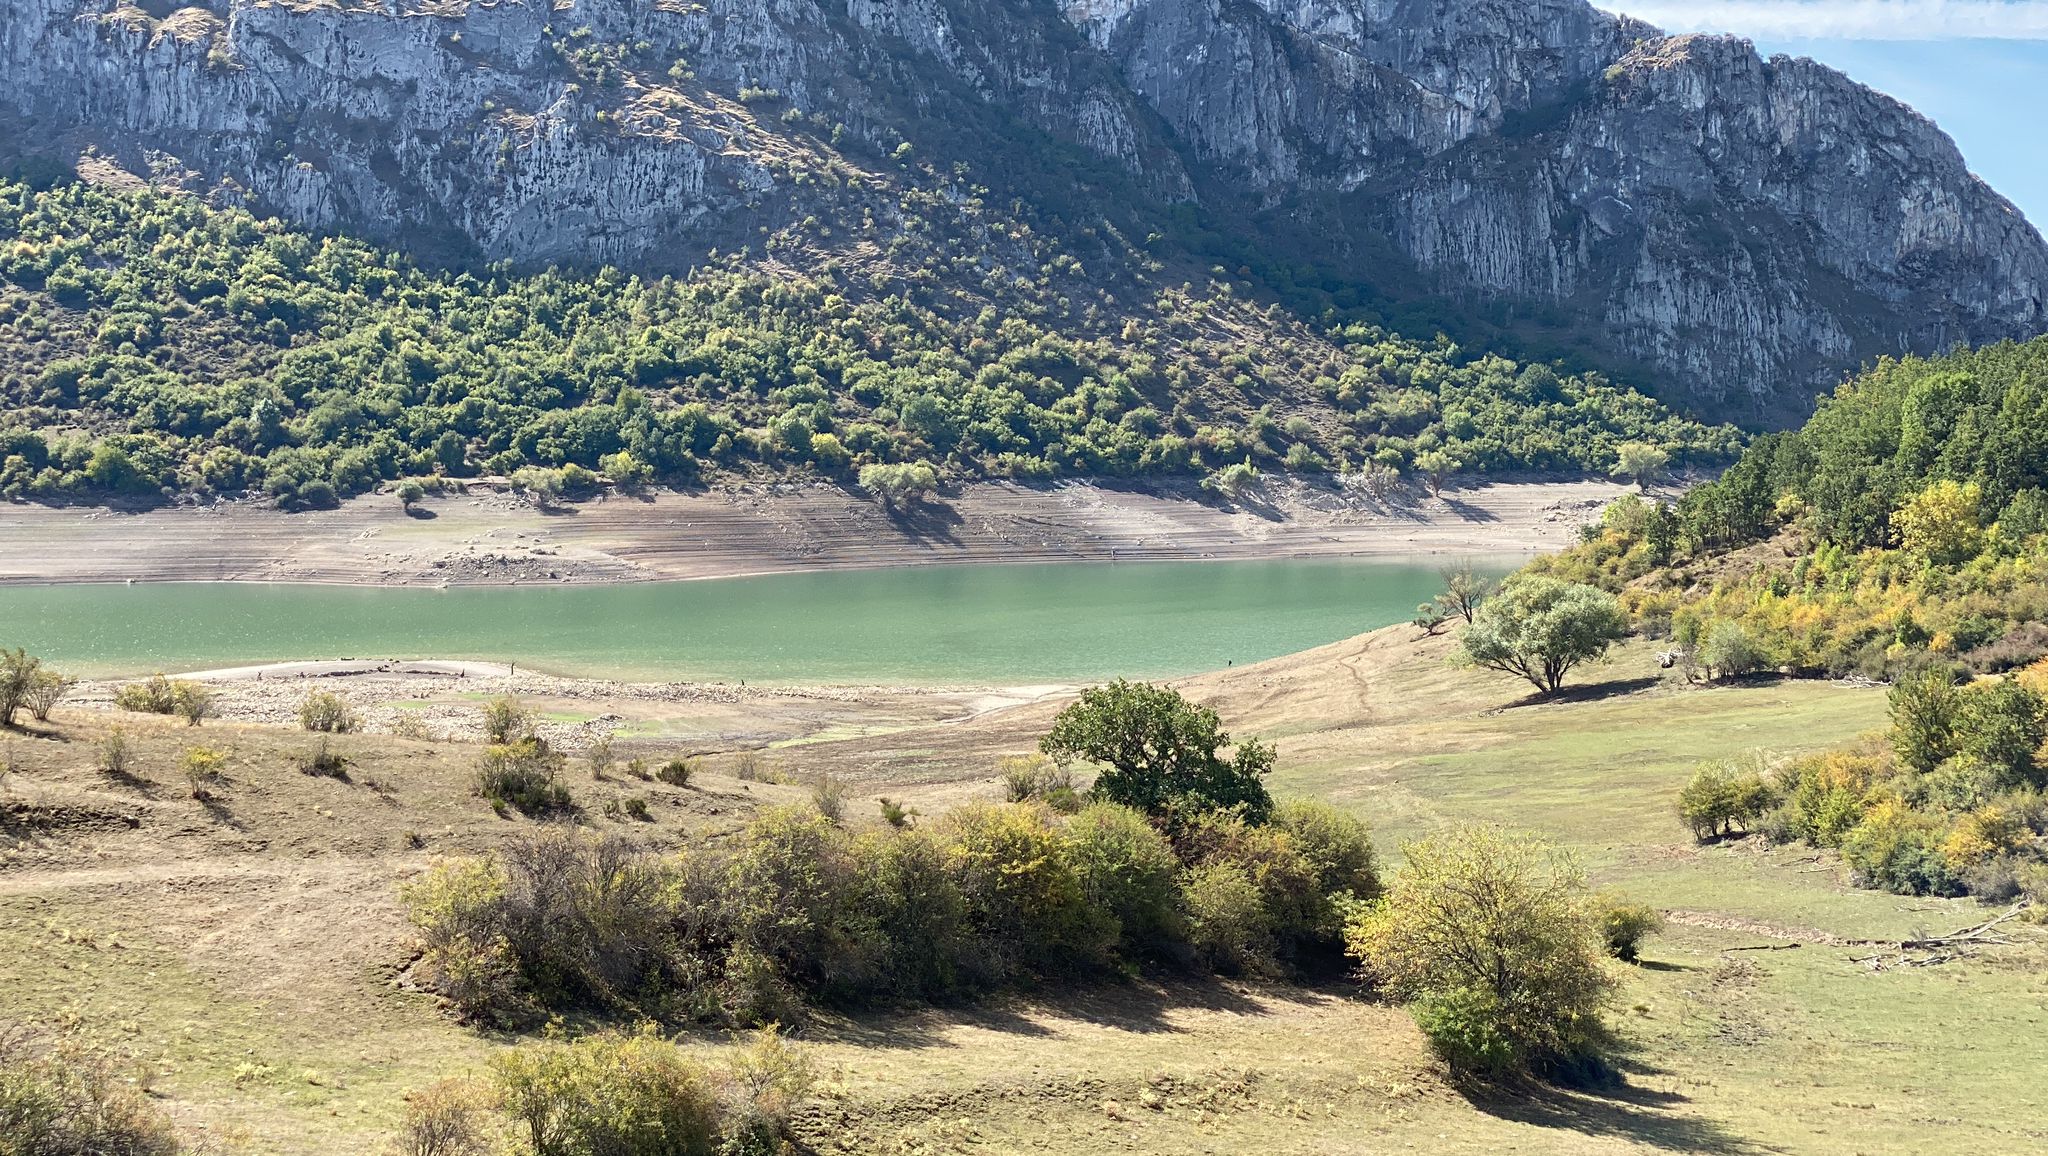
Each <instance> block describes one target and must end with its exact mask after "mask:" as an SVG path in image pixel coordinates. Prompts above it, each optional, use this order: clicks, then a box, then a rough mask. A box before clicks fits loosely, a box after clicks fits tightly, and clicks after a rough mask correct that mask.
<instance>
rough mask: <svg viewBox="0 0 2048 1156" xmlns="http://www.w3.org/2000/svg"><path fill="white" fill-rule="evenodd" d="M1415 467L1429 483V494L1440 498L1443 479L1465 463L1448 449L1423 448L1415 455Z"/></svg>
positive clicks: (1442, 490)
mask: <svg viewBox="0 0 2048 1156" xmlns="http://www.w3.org/2000/svg"><path fill="white" fill-rule="evenodd" d="M1415 468H1416V469H1417V470H1419V471H1420V472H1421V473H1422V477H1423V480H1424V481H1426V482H1427V483H1428V484H1429V496H1430V497H1432V498H1441V497H1443V496H1444V481H1445V480H1446V479H1448V478H1449V477H1450V476H1451V475H1452V474H1455V473H1457V472H1458V471H1459V470H1462V469H1464V468H1465V463H1464V462H1461V461H1459V460H1458V458H1457V456H1456V455H1454V454H1452V453H1451V452H1450V451H1449V450H1424V451H1422V452H1421V453H1419V454H1416V455H1415Z"/></svg>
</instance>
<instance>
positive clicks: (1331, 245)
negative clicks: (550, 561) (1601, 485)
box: [0, 0, 2048, 416]
mask: <svg viewBox="0 0 2048 1156" xmlns="http://www.w3.org/2000/svg"><path fill="white" fill-rule="evenodd" d="M0 75H4V79H5V80H6V82H7V83H6V85H5V90H4V92H0V108H4V109H5V110H6V112H7V114H8V123H7V126H6V128H5V130H4V131H5V138H6V141H5V143H6V146H7V148H6V151H9V152H11V153H14V154H16V155H17V156H18V155H22V154H32V153H43V152H50V151H53V150H54V151H56V152H57V153H59V154H60V155H62V156H63V157H65V158H67V159H75V158H76V157H78V156H80V155H81V154H89V155H90V156H91V157H92V158H93V163H94V164H95V165H97V166H100V167H106V168H111V167H116V166H117V167H118V168H121V169H125V170H127V171H128V172H130V173H135V174H138V175H141V176H144V177H147V178H149V179H154V180H157V181H161V182H170V183H181V184H184V185H186V186H188V187H194V188H201V189H205V190H208V191H210V192H211V193H212V194H213V195H217V196H220V195H230V196H241V197H245V198H247V199H249V200H251V201H253V202H255V203H257V204H259V205H260V206H262V207H264V208H266V209H268V210H271V211H275V212H278V213H280V214H283V215H286V216H289V217H291V218H294V219H296V220H299V221H301V222H304V223H306V224H308V225H312V226H316V227H321V228H345V229H349V230H352V231H358V232H364V233H368V234H370V235H373V236H376V237H378V238H380V239H384V240H387V241H392V242H395V243H398V244H400V245H404V246H408V247H411V248H415V249H421V250H426V251H430V252H434V253H436V254H440V253H463V252H467V253H473V254H478V255H482V256H485V257H488V258H493V259H499V258H503V259H511V260H515V261H520V262H543V261H558V260H568V261H577V262H610V263H616V264H620V265H625V266H630V267H638V268H647V269H669V268H677V267H681V266H683V265H686V264H688V263H689V262H691V261H694V260H697V259H699V258H700V257H701V255H702V254H703V253H704V252H705V251H707V250H708V249H710V248H713V247H717V246H727V247H731V246H735V245H743V244H748V243H750V242H751V241H754V240H756V239H757V238H758V237H759V236H761V235H762V234H763V233H764V232H766V231H768V230H770V229H773V228H780V227H783V226H785V225H787V224H788V223H789V222H791V221H796V220H805V219H810V218H815V217H818V216H820V215H821V214H823V215H824V216H825V217H826V220H825V228H824V229H823V230H822V232H823V233H824V234H826V235H829V233H830V217H831V215H833V214H845V213H848V212H859V213H863V214H871V213H880V214H883V215H885V216H886V215H888V214H890V213H892V212H894V211H895V209H896V207H897V206H898V205H899V204H900V197H901V191H902V189H903V188H904V187H905V186H906V185H907V184H915V183H917V182H918V181H919V179H920V178H919V173H920V172H924V173H930V172H933V171H938V170H947V171H952V170H953V169H954V168H955V166H966V170H971V172H972V174H973V179H974V180H976V181H980V182H983V183H984V184H985V185H987V186H990V187H992V188H993V189H994V190H995V191H996V193H998V194H1001V195H1002V196H1005V197H1012V198H1019V199H1021V200H1030V199H1033V198H1038V199H1042V200H1045V201H1046V202H1048V203H1050V204H1052V205H1053V207H1054V210H1056V212H1055V216H1059V215H1060V214H1065V216H1060V219H1062V220H1064V219H1068V218H1071V217H1073V216H1075V215H1077V210H1079V211H1092V212H1099V213H1104V214H1106V215H1109V216H1118V215H1121V216H1120V218H1119V219H1120V220H1122V222H1123V224H1124V225H1125V227H1127V228H1132V229H1144V228H1145V227H1146V225H1145V222H1146V221H1147V220H1151V219H1154V218H1157V219H1160V220H1165V219H1167V218H1168V217H1170V216H1172V215H1173V213H1174V211H1175V206H1186V205H1188V204H1189V203H1191V202H1192V203H1194V204H1198V205H1200V206H1202V207H1203V209H1204V210H1205V211H1206V213H1207V214H1208V217H1209V219H1211V220H1219V219H1220V220H1225V221H1228V222H1231V227H1232V228H1233V229H1235V230H1237V231H1238V232H1239V233H1240V234H1241V236H1240V238H1239V239H1240V240H1241V241H1242V242H1243V243H1245V244H1249V245H1253V246H1260V245H1270V246H1274V247H1286V246H1289V245H1292V246H1295V247H1297V248H1301V247H1307V248H1312V249H1313V250H1314V252H1313V254H1312V256H1313V259H1314V262H1315V266H1316V267H1317V268H1318V269H1319V270H1321V273H1320V274H1319V275H1320V276H1321V278H1322V280H1323V282H1324V283H1325V286H1326V287H1327V286H1329V285H1331V284H1336V285H1340V286H1341V284H1343V283H1344V282H1346V281H1348V280H1354V279H1355V280H1357V281H1358V282H1361V283H1371V284H1373V285H1377V286H1380V287H1382V291H1383V292H1384V291H1385V290H1384V287H1386V286H1389V285H1393V286H1400V287H1401V291H1403V292H1415V293H1436V294H1444V295H1447V296H1448V297H1449V298H1451V299H1452V300H1454V301H1456V302H1461V303H1463V305H1464V306H1465V307H1469V308H1471V309H1474V310H1476V311H1482V312H1485V311H1491V312H1492V313H1493V314H1496V315H1501V316H1517V315H1519V316H1531V317H1540V318H1545V319H1547V320H1546V321H1545V322H1544V324H1547V325H1549V326H1550V327H1551V328H1552V329H1553V330H1555V331H1557V332H1558V333H1561V334H1568V335H1570V336H1571V337H1572V338H1573V339H1575V340H1577V341H1578V342H1580V343H1581V345H1582V347H1583V348H1584V349H1585V350H1586V351H1587V353H1588V355H1589V356H1590V357H1592V358H1593V359H1595V360H1601V361H1605V362H1606V363H1609V364H1612V365H1616V366H1621V367H1624V368H1625V369H1637V370H1640V373H1639V374H1638V375H1637V376H1639V377H1641V378H1644V379H1647V380H1648V383H1649V384H1653V385H1657V386H1659V387H1660V388H1662V389H1664V390H1665V391H1666V392H1667V393H1670V394H1675V395H1689V396H1691V397H1692V398H1693V399H1695V400H1697V401H1698V402H1700V403H1702V404H1704V405H1705V406H1707V407H1708V408H1712V409H1715V410H1718V411H1720V412H1722V413H1727V414H1731V415H1735V416H1742V415H1749V416H1756V415H1760V414H1772V413H1775V414H1780V415H1782V414H1786V413H1791V412H1796V411H1797V410H1798V409H1800V408H1801V407H1803V404H1804V401H1805V399H1806V398H1807V397H1808V396H1810V394H1811V392H1812V391H1813V389H1814V387H1816V386H1819V385H1824V384H1826V383H1828V382H1830V381H1831V380H1832V379H1833V378H1834V377H1836V376H1837V375H1838V374H1839V373H1840V372H1841V371H1842V370H1843V369H1845V368H1848V367H1851V366H1853V365H1854V364H1856V363H1857V362H1858V361H1860V360H1864V359H1867V358H1869V357H1871V356H1874V355H1876V354H1880V353H1890V352H1899V351H1904V350H1933V349H1938V348H1943V347H1946V346H1948V345H1951V344H1953V343H1955V342H1957V341H1972V342H1978V341H1986V340H1994V339H1998V338H2002V337H2008V336H2019V335H2027V334H2032V333H2036V332H2039V331H2041V330H2043V329H2044V328H2048V247H2044V246H2043V244H2042V241H2041V239H2040V236H2039V235H2038V234H2037V233H2036V232H2035V230H2034V229H2033V228H2032V227H2031V226H2030V225H2029V224H2028V223H2027V222H2026V221H2025V220H2024V219H2023V218H2022V217H2021V216H2020V215H2019V214H2018V213H2017V212H2016V211H2015V210H2014V209H2013V207H2012V206H2011V205H2010V204H2009V203H2007V202H2006V201H2005V200H2003V199H2002V198H2000V197H1999V196H1998V195H1997V194H1996V193H1994V192H1992V191H1991V190H1990V189H1989V188H1987V187H1986V186H1984V185H1983V184H1982V183H1981V182H1979V181H1978V180H1977V179H1976V178H1974V177H1973V176H1971V175H1970V173H1969V171H1968V169H1967V168H1966V166H1965V165H1964V163H1963V160H1962V158H1961V157H1960V156H1959V155H1958V153H1957V151H1956V149H1955V147H1954V146H1953V144H1952V143H1951V142H1950V141H1949V140H1948V139H1947V138H1946V137H1945V136H1944V135H1943V134H1942V133H1941V132H1940V131H1939V130H1938V129H1937V128H1936V127H1935V126H1934V125H1932V124H1931V123H1929V122H1928V121H1927V120H1925V119H1924V118H1922V117H1920V116H1918V115H1917V114H1915V113H1914V112H1912V111H1911V110H1910V109H1907V108H1905V107H1904V106H1902V105H1900V104H1898V103H1896V102H1894V101H1891V100H1889V99H1887V98H1885V97H1883V96H1880V95H1878V94H1875V93H1873V92H1871V91H1869V90H1867V89H1864V88H1861V87H1859V86H1857V85H1855V84H1853V83H1851V82H1850V81H1848V80H1847V79H1846V78H1844V77H1842V76H1841V75H1839V74H1837V73H1834V72H1831V71H1829V70H1828V69H1825V68H1822V67H1820V66H1818V65H1815V64H1813V63H1812V62H1809V61H1803V60H1789V59H1783V58H1779V59H1772V60H1768V61H1766V60H1762V59H1759V58H1758V56H1757V55H1756V54H1755V52H1754V51H1753V50H1752V49H1751V48H1750V47H1749V45H1748V44H1746V43H1745V42H1742V41H1739V40H1732V39H1727V38H1714V37H1697V36H1689V37H1669V38H1667V37H1663V36H1661V35H1659V34H1658V33H1657V32H1656V31H1655V30H1654V29H1652V28H1649V27H1647V26H1645V25H1642V24H1640V23H1637V22H1633V21H1630V20H1627V19H1625V18H1620V17H1614V16H1609V15H1607V14H1605V13H1602V12H1599V11H1597V10H1595V9H1593V8H1591V7H1589V6H1588V5H1586V4H1584V3H1581V2H1580V0H1060V2H1059V3H1054V0H702V2H698V0H554V2H552V3H549V2H546V0H495V2H491V0H470V2H464V0H346V2H344V0H209V2H208V3H207V4H206V5H205V6H199V7H181V6H178V5H177V4H176V3H175V0H142V2H140V3H130V2H128V0H9V3H8V4H7V5H6V6H5V8H4V10H0ZM1048 158H1057V159H1058V163H1057V164H1052V163H1049V162H1048ZM963 171H965V170H963ZM1075 172H1081V173H1085V174H1087V175H1088V176H1087V179H1088V180H1089V181H1090V182H1092V183H1091V184H1090V185H1089V189H1090V192H1089V194H1088V196H1096V197H1097V198H1098V199H1109V200H1114V201H1116V202H1117V203H1116V204H1115V205H1114V206H1109V207H1105V206H1102V205H1090V204H1088V203H1087V196H1083V197H1082V198H1080V201H1079V203H1078V204H1077V203H1076V202H1075V200H1074V194H1073V189H1072V188H1071V187H1067V186H1066V185H1065V184H1063V182H1071V181H1072V180H1073V179H1074V178H1073V177H1072V174H1073V173H1075ZM828 186H829V188H830V190H831V195H830V196H829V197H828V196H824V195H823V194H822V193H821V192H820V190H821V189H822V188H825V187H828ZM1102 189H1108V190H1112V191H1113V195H1111V196H1108V197H1106V198H1104V197H1103V196H1102V194H1101V193H1100V192H1099V190H1102ZM1184 211H1185V210H1182V212H1183V214H1184ZM1148 214H1149V216H1148ZM1162 231H1163V232H1167V233H1169V234H1170V232H1171V231H1170V230H1168V229H1165V228H1164V226H1162ZM1138 235H1144V234H1143V233H1139V234H1138ZM1389 261H1391V262H1392V263H1393V264H1394V265H1398V266H1399V268H1390V267H1389ZM1253 288H1254V290H1256V289H1257V288H1258V286H1256V285H1255V286H1253ZM1517 310H1519V311H1520V313H1519V314H1517V313H1516V312H1515V311H1517ZM1509 327H1512V322H1510V323H1509Z"/></svg>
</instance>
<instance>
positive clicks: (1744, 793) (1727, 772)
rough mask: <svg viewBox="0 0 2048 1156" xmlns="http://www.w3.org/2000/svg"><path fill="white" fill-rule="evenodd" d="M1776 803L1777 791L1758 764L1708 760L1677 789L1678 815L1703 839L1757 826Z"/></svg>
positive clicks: (1694, 835) (1696, 835)
mask: <svg viewBox="0 0 2048 1156" xmlns="http://www.w3.org/2000/svg"><path fill="white" fill-rule="evenodd" d="M1776 805H1777V797H1776V794H1775V793H1774V792H1773V791H1772V789H1771V786H1770V784H1769V783H1768V782H1767V781H1766V780H1765V779H1764V776H1763V774H1762V772H1761V771H1760V770H1759V769H1757V767H1755V766H1750V767H1742V766H1740V765H1735V764H1726V763H1708V764H1706V765H1704V766H1702V767H1700V768H1699V770H1697V771H1695V772H1693V776H1692V778H1691V779H1690V780H1688V781H1687V782H1686V784H1685V786H1684V788H1683V789H1681V790H1680V791H1679V792H1678V813H1679V816H1680V817H1681V818H1683V819H1684V820H1685V824H1686V826H1688V827H1691V828H1692V833H1693V837H1694V838H1695V839H1698V840H1699V841H1701V842H1703V843H1704V842H1706V841H1707V840H1709V839H1718V838H1721V837H1722V836H1724V835H1728V834H1730V833H1732V832H1734V831H1737V830H1744V831H1747V830H1752V829H1754V827H1755V824H1756V822H1757V820H1759V819H1761V818H1762V817H1763V816H1764V815H1765V814H1767V813H1768V812H1769V811H1770V809H1771V808H1772V807H1774V806H1776Z"/></svg>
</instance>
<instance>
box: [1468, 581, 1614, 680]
mask: <svg viewBox="0 0 2048 1156" xmlns="http://www.w3.org/2000/svg"><path fill="white" fill-rule="evenodd" d="M1627 635H1628V615H1627V614H1626V613H1625V612H1624V611H1623V610H1622V608H1621V604H1620V603H1619V602H1617V601H1615V598H1614V596H1613V595H1612V594H1609V593H1607V592H1606V591H1604V590H1599V589H1596V588H1595V587H1592V586H1585V585H1581V584H1578V583H1574V582H1564V581H1560V580H1559V579H1556V578H1546V577H1543V576H1541V575H1535V574H1517V575H1515V576H1514V577H1511V578H1509V579H1508V580H1507V581H1506V582H1504V583H1502V584H1501V587H1500V591H1499V592H1498V593H1497V594H1495V595H1494V596H1493V597H1492V598H1491V599H1489V600H1488V601H1487V602H1486V603H1485V604H1484V605H1482V606H1481V607H1480V608H1479V610H1478V612H1477V613H1476V614H1475V615H1474V616H1473V620H1472V625H1470V626H1468V627H1466V628H1465V631H1464V633H1463V634H1461V635H1460V636H1459V638H1458V657H1459V660H1460V661H1462V662H1464V663H1466V664H1468V665H1471V666H1480V667H1485V668H1486V669H1488V670H1498V671H1501V672H1503V673H1506V674H1515V675H1520V676H1521V677H1523V678H1525V679H1528V680H1529V682H1530V684H1531V685H1533V686H1535V687H1536V689H1538V690H1540V691H1542V692H1543V693H1545V694H1555V693H1557V691H1558V689H1559V688H1560V687H1562V686H1563V685H1564V679H1565V676H1566V675H1567V674H1569V673H1571V671H1572V668H1574V667H1576V666H1578V665H1580V664H1581V663H1585V662H1590V661H1592V660H1595V659H1598V658H1602V657H1605V656H1606V654H1607V649H1608V647H1610V646H1612V645H1613V644H1614V643H1616V642H1618V641H1620V640H1621V639H1622V638H1624V637H1626V636H1627Z"/></svg>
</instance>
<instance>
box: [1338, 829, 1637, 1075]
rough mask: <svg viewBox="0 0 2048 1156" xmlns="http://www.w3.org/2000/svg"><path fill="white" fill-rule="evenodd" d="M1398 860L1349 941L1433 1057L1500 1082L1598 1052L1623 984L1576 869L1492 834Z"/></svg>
mask: <svg viewBox="0 0 2048 1156" xmlns="http://www.w3.org/2000/svg"><path fill="white" fill-rule="evenodd" d="M1403 853H1404V856H1405V858H1406V860H1407V862H1406V864H1405V865H1404V866H1403V867H1402V868H1401V870H1400V872H1399V873H1398V874H1397V875H1395V876H1394V881H1393V885H1392V886H1391V887H1390V888H1389V889H1388V891H1387V894H1386V896H1385V898H1383V899H1380V900H1378V901H1377V902H1375V903H1372V904H1370V905H1369V906H1366V907H1364V908H1363V909H1361V910H1360V911H1358V913H1357V914H1355V915H1353V916H1352V918H1351V920H1350V922H1349V923H1348V924H1347V926H1346V927H1345V932H1344V939H1345V945H1346V947H1347V949H1348V950H1349V952H1350V954H1351V955H1352V956H1354V957H1355V958H1357V959H1358V960H1359V961H1360V962H1361V963H1363V964H1364V965H1365V972H1366V975H1367V976H1368V977H1369V978H1370V979H1371V980H1372V982H1373V983H1374V985H1375V986H1376V987H1377V988H1378V989H1379V990H1380V991H1381V992H1383V993H1385V994H1387V995H1390V996H1392V997H1394V998H1395V999H1399V1000H1402V1001H1404V1002H1407V1003H1408V1005H1409V1010H1410V1011H1411V1013H1412V1014H1413V1015H1414V1016H1415V1022H1416V1024H1417V1025H1418V1026H1420V1027H1421V1028H1422V1032H1423V1035H1425V1036H1426V1037H1428V1039H1429V1043H1430V1046H1431V1048H1433V1049H1434V1050H1435V1051H1436V1053H1437V1055H1438V1056H1439V1057H1441V1058H1442V1059H1443V1060H1444V1061H1445V1062H1446V1063H1448V1064H1450V1065H1451V1067H1452V1068H1453V1069H1454V1070H1456V1071H1458V1072H1461V1073H1466V1074H1499V1073H1504V1072H1511V1071H1518V1070H1527V1069H1530V1068H1532V1067H1533V1068H1539V1069H1540V1068H1542V1067H1544V1066H1547V1065H1549V1064H1552V1063H1555V1062H1558V1061H1563V1060H1569V1059H1572V1058H1574V1057H1578V1056H1584V1055H1587V1054H1589V1053H1590V1052H1592V1051H1593V1049H1594V1048H1595V1046H1596V1044H1597V1042H1598V1040H1599V1038H1600V1010H1601V1008H1602V1006H1603V1005H1604V1004H1605V1003H1606V1002H1607V999H1608V996H1609V993H1610V992H1611V991H1612V989H1613V986H1614V981H1613V979H1612V978H1611V977H1610V976H1609V975H1608V973H1607V970H1606V967H1605V965H1604V964H1603V963H1602V959H1603V957H1604V956H1605V954H1606V949H1605V946H1604V941H1603V936H1602V933H1601V928H1600V926H1599V923H1598V920H1597V912H1596V910H1595V905H1594V903H1593V900H1592V896H1591V895H1590V894H1589V893H1588V892H1587V890H1586V883H1585V876H1584V875H1583V874H1582V873H1581V872H1580V870H1579V868H1578V866H1577V864H1575V863H1574V862H1573V861H1572V860H1571V859H1570V857H1568V856H1566V855H1564V854H1563V853H1561V852H1559V851H1557V850H1556V849H1554V848H1552V847H1551V846H1549V845H1548V844H1545V843H1543V842H1541V841H1539V840H1537V839H1534V838H1532V837H1529V836H1525V835H1518V834H1513V833H1510V832H1506V831H1501V830H1498V829H1496V828H1492V827H1470V828H1464V829H1457V830H1451V831H1446V832H1442V833H1439V834H1436V835H1432V836H1430V837H1429V838H1427V839H1424V840H1422V841H1421V842H1418V843H1411V844H1409V845H1408V846H1406V847H1405V848H1403Z"/></svg>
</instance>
